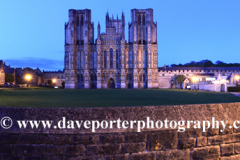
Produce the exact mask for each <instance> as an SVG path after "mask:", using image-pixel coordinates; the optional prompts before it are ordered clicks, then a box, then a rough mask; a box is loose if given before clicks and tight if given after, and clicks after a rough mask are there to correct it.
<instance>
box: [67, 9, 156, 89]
mask: <svg viewBox="0 0 240 160" xmlns="http://www.w3.org/2000/svg"><path fill="white" fill-rule="evenodd" d="M125 26H126V25H125V16H124V13H122V15H121V17H119V18H118V17H117V18H114V17H112V18H111V17H110V16H109V13H107V14H106V31H105V32H104V33H102V32H101V26H100V23H98V26H97V33H98V35H97V39H96V40H95V39H94V23H93V22H92V21H91V10H89V9H85V10H73V9H71V10H69V21H68V22H67V23H66V24H65V59H64V73H65V88H72V89H74V88H79V89H81V88H86V89H88V88H98V89H101V88H157V87H158V81H157V77H158V66H157V65H158V60H157V57H158V44H157V23H156V22H154V21H153V9H132V10H131V22H130V23H129V24H128V25H127V27H128V28H127V29H128V33H129V35H128V42H127V41H126V40H125Z"/></svg>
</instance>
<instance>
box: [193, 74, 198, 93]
mask: <svg viewBox="0 0 240 160" xmlns="http://www.w3.org/2000/svg"><path fill="white" fill-rule="evenodd" d="M192 81H193V84H194V90H196V82H197V77H196V76H194V77H192Z"/></svg>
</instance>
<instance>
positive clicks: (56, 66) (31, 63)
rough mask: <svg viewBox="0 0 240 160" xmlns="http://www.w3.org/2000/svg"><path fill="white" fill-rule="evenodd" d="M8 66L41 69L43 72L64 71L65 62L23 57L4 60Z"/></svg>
mask: <svg viewBox="0 0 240 160" xmlns="http://www.w3.org/2000/svg"><path fill="white" fill-rule="evenodd" d="M3 61H4V62H6V64H7V65H10V66H11V67H14V68H25V67H30V68H33V69H35V68H39V69H41V70H63V68H64V62H63V60H55V59H47V58H35V57H22V58H18V59H3Z"/></svg>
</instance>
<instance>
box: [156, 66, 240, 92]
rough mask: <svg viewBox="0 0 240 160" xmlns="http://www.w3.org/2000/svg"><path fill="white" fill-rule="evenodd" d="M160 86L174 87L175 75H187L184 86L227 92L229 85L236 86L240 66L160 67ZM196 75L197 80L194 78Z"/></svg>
mask: <svg viewBox="0 0 240 160" xmlns="http://www.w3.org/2000/svg"><path fill="white" fill-rule="evenodd" d="M158 71H159V73H158V87H159V88H173V85H174V82H173V80H174V77H176V76H178V75H184V76H185V77H186V81H185V83H183V86H182V88H183V89H186V88H185V87H186V86H188V85H190V86H191V87H190V88H191V89H194V88H196V89H199V90H209V91H216V92H220V91H221V92H226V91H227V87H230V86H236V83H237V80H236V79H235V76H236V75H240V67H166V66H165V67H159V68H158ZM193 77H196V82H193V81H192V78H193Z"/></svg>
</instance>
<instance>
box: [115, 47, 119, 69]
mask: <svg viewBox="0 0 240 160" xmlns="http://www.w3.org/2000/svg"><path fill="white" fill-rule="evenodd" d="M118 57H119V55H118V50H116V68H118V67H119V66H118V61H119V58H118Z"/></svg>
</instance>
